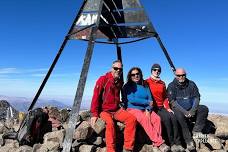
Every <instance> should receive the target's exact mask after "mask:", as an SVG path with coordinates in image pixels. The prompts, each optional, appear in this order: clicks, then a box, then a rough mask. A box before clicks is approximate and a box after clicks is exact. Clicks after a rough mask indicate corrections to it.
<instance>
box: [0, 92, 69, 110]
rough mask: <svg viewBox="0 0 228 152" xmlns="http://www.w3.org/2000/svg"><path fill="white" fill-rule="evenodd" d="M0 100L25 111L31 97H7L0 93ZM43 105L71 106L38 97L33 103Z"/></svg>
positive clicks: (36, 105)
mask: <svg viewBox="0 0 228 152" xmlns="http://www.w3.org/2000/svg"><path fill="white" fill-rule="evenodd" d="M0 100H6V101H8V102H9V103H10V104H11V105H12V107H14V108H15V109H16V110H18V111H27V109H28V108H29V106H30V104H31V103H32V100H33V99H30V98H25V97H9V96H4V95H0ZM44 106H53V107H58V108H59V109H62V108H70V107H71V106H70V105H67V104H65V103H63V102H61V101H57V100H45V99H38V101H37V102H36V104H35V107H44Z"/></svg>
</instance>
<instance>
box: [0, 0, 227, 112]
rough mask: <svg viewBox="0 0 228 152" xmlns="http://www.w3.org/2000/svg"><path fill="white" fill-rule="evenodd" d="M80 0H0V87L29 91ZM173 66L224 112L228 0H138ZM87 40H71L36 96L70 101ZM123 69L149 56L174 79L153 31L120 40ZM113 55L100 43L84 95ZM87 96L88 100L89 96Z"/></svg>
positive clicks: (147, 62)
mask: <svg viewBox="0 0 228 152" xmlns="http://www.w3.org/2000/svg"><path fill="white" fill-rule="evenodd" d="M81 2H82V0H71V1H63V0H61V1H54V0H48V1H46V0H39V1H30V0H24V1H20V2H19V1H17V0H8V1H0V14H1V15H0V20H1V24H0V33H1V34H0V56H1V60H0V95H8V96H22V97H33V96H34V95H35V93H36V91H37V90H38V88H39V86H40V84H41V82H42V80H43V78H44V76H45V74H46V72H47V70H48V68H49V67H50V65H51V63H52V61H53V59H54V57H55V55H56V53H57V51H58V49H59V47H60V45H61V43H62V41H63V39H64V37H65V35H66V34H67V32H68V30H69V27H70V26H71V24H72V22H73V19H74V17H75V15H76V13H77V12H78V9H79V7H80V5H81ZM141 2H142V4H143V5H144V7H145V10H146V12H147V14H148V16H149V18H150V20H151V21H152V23H153V25H154V27H155V29H156V30H157V32H158V33H159V35H160V37H161V39H162V41H163V43H164V45H165V47H166V49H167V50H168V52H169V54H170V57H171V58H172V60H173V62H174V65H175V66H176V67H184V68H185V69H186V70H187V73H188V78H189V79H192V80H194V81H195V82H196V83H197V85H198V87H199V89H200V93H201V96H202V100H201V102H202V103H203V104H207V105H209V107H213V106H215V104H216V108H217V110H216V112H220V111H221V112H224V111H225V107H226V106H228V103H227V101H228V89H227V86H228V70H227V65H228V64H227V62H228V61H227V57H228V51H227V50H228V45H227V41H228V37H227V35H228V28H227V27H228V18H227V15H228V10H227V6H228V1H227V0H209V1H208V0H191V1H187V0H173V1H167V0H154V1H151V0H141ZM86 47H87V43H86V42H82V41H78V40H71V41H68V44H67V46H66V47H65V49H64V51H63V53H62V55H61V57H60V60H59V62H58V63H57V65H56V67H55V69H54V71H53V74H52V75H51V77H50V79H49V81H48V83H47V84H46V87H45V88H44V90H43V92H42V94H41V97H40V98H49V99H50V98H51V99H57V100H62V101H68V102H72V101H73V99H74V94H75V92H76V91H75V90H76V87H77V83H78V78H79V75H80V71H81V67H82V62H83V58H84V55H85V51H86ZM122 58H123V61H124V74H125V78H126V73H127V71H128V70H129V69H130V68H131V67H132V66H139V67H141V68H142V70H143V72H144V77H145V78H146V77H148V76H149V75H150V67H151V65H152V64H153V63H160V64H161V66H162V74H161V77H162V79H163V80H164V81H165V82H166V84H168V83H169V82H171V81H172V79H173V74H172V71H171V70H170V67H169V64H168V62H167V60H166V58H165V56H164V54H163V52H162V50H161V48H160V47H159V45H158V43H157V41H156V40H155V39H154V38H151V39H148V40H145V41H140V42H136V43H133V44H128V45H123V46H122ZM114 59H116V50H115V46H110V45H103V44H97V45H95V48H94V54H93V58H92V62H91V67H90V71H89V75H88V81H87V84H86V89H85V94H84V99H90V98H91V95H92V91H93V86H94V83H95V81H96V79H97V78H98V76H100V75H101V74H104V73H105V72H106V71H108V70H109V69H110V65H111V62H112V61H113V60H114ZM88 104H89V102H88Z"/></svg>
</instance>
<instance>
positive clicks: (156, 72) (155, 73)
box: [151, 68, 161, 78]
mask: <svg viewBox="0 0 228 152" xmlns="http://www.w3.org/2000/svg"><path fill="white" fill-rule="evenodd" d="M151 72H152V73H151V76H152V78H159V75H160V74H161V69H159V68H154V69H152V71H151Z"/></svg>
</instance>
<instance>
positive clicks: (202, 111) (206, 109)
mask: <svg viewBox="0 0 228 152" xmlns="http://www.w3.org/2000/svg"><path fill="white" fill-rule="evenodd" d="M199 111H200V113H205V114H207V113H208V112H209V109H208V107H207V106H205V105H200V106H199Z"/></svg>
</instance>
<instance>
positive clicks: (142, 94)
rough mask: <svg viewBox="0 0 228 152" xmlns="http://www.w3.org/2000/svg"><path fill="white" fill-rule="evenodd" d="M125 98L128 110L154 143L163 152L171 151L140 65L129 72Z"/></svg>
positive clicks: (124, 88) (124, 93)
mask: <svg viewBox="0 0 228 152" xmlns="http://www.w3.org/2000/svg"><path fill="white" fill-rule="evenodd" d="M123 100H124V102H125V105H126V107H127V111H128V112H130V113H131V114H132V115H134V116H135V117H136V119H137V121H138V122H139V124H140V125H141V126H142V127H143V128H144V130H145V132H146V133H147V135H148V136H149V138H150V140H151V141H152V142H153V145H154V146H156V147H158V148H159V149H160V150H161V151H162V152H166V151H170V148H169V147H168V146H167V145H166V144H165V143H164V140H163V139H162V136H161V120H160V117H159V116H158V115H157V114H156V113H155V112H154V111H153V110H152V105H153V99H152V96H151V92H150V89H149V87H148V85H147V83H146V81H144V80H143V75H142V70H141V69H140V68H138V67H133V68H131V69H130V71H129V72H128V75H127V83H126V84H125V85H124V87H123Z"/></svg>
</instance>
